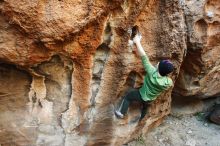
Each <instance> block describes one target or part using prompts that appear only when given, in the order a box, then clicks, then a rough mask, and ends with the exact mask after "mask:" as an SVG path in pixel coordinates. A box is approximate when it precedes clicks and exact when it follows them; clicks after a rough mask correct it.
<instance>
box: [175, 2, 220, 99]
mask: <svg viewBox="0 0 220 146" xmlns="http://www.w3.org/2000/svg"><path fill="white" fill-rule="evenodd" d="M219 7H220V1H219V0H208V1H205V0H202V1H196V0H190V1H186V3H185V4H184V8H185V9H184V10H185V15H186V24H187V28H188V33H187V55H186V57H185V59H184V62H183V64H182V67H181V70H180V75H179V78H178V81H177V82H176V88H175V89H174V91H175V92H176V93H178V94H180V95H182V96H195V97H198V98H208V97H210V96H219V94H220V90H219V89H220V84H219V79H218V78H219V76H220V74H219V67H220V66H219V65H220V41H219V37H220V9H219Z"/></svg>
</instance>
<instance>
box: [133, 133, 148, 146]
mask: <svg viewBox="0 0 220 146" xmlns="http://www.w3.org/2000/svg"><path fill="white" fill-rule="evenodd" d="M135 141H136V142H137V143H139V144H141V145H144V146H146V144H145V141H144V138H143V136H142V135H140V136H138V137H137V138H136V139H135Z"/></svg>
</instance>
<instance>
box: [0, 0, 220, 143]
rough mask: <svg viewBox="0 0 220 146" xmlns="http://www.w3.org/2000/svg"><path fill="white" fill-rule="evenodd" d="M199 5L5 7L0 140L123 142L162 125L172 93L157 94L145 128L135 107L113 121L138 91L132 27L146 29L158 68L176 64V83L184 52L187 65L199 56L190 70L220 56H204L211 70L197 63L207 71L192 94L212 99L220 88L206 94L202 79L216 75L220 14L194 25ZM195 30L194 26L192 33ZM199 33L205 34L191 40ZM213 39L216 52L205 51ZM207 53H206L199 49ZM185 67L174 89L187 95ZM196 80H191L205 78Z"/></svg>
mask: <svg viewBox="0 0 220 146" xmlns="http://www.w3.org/2000/svg"><path fill="white" fill-rule="evenodd" d="M215 2H216V4H213V3H215ZM193 3H196V1H195V2H194V1H187V2H186V3H185V2H184V1H177V0H165V1H164V0H160V1H156V0H143V1H139V0H124V1H121V0H112V1H109V0H104V1H101V0H96V1H89V0H86V1H79V0H78V1H71V0H65V1H64V0H59V1H57V0H48V1H44V0H32V1H30V0H20V1H18V2H15V1H13V0H3V1H0V10H1V14H0V32H1V35H0V60H1V66H0V69H1V72H0V82H1V84H0V101H1V105H0V117H1V120H0V144H2V145H66V146H69V145H99V146H100V145H122V144H123V143H126V142H128V141H130V140H132V139H133V138H135V137H137V136H138V135H139V134H141V133H146V132H147V131H148V129H149V128H152V127H154V126H156V125H158V124H159V123H161V121H162V119H163V118H164V117H165V116H166V115H167V114H169V112H170V106H171V97H170V94H171V90H170V91H168V92H166V93H163V94H162V95H161V96H160V97H158V99H157V100H156V101H155V102H154V103H153V104H152V105H151V106H150V108H149V114H148V116H146V117H145V119H144V120H143V121H142V122H139V123H138V122H134V120H135V119H136V117H137V116H138V115H139V112H140V111H139V107H138V106H139V105H132V108H130V110H129V113H128V116H127V117H126V118H125V119H123V120H118V119H117V118H116V117H115V116H114V109H115V108H116V107H117V106H118V105H117V104H118V102H119V101H120V100H121V98H120V96H121V95H123V94H124V93H125V92H126V91H128V90H129V89H130V88H133V87H138V86H140V85H141V83H142V79H143V75H144V70H143V68H142V65H141V62H140V59H139V57H138V56H137V54H136V52H135V51H134V52H131V51H130V49H129V47H128V46H127V43H128V39H129V34H128V30H129V29H130V28H131V27H132V26H133V25H135V24H137V25H139V26H141V27H140V31H141V33H142V35H143V40H142V43H143V47H144V48H145V51H146V52H147V53H148V55H149V57H150V60H151V61H152V63H153V64H155V65H156V63H157V62H158V61H159V60H160V59H162V58H169V59H170V60H172V61H173V62H174V65H175V68H176V70H175V72H174V73H173V74H172V78H173V80H174V81H175V80H176V79H177V77H178V74H179V68H180V66H181V64H182V62H183V58H184V54H186V52H187V56H186V58H185V60H186V61H184V63H185V62H187V61H190V59H188V58H190V54H193V51H198V52H199V53H198V54H197V53H196V56H195V57H194V58H193V59H195V61H194V60H192V61H190V62H192V63H194V62H195V63H194V64H196V63H197V59H200V58H201V57H204V56H208V55H211V54H215V55H216V57H212V58H208V57H207V58H208V59H209V61H208V62H211V67H212V68H210V66H205V64H203V63H201V65H202V67H203V66H205V67H206V68H205V69H207V68H208V69H209V70H206V72H205V74H204V73H203V74H202V75H203V76H202V80H201V81H199V82H203V83H204V86H199V89H200V90H197V89H196V91H194V90H193V91H192V92H193V93H195V94H193V95H198V93H204V94H205V95H206V97H209V96H210V95H214V94H213V93H212V92H211V91H216V93H217V92H218V91H217V88H216V90H214V89H213V90H211V91H209V89H208V88H207V86H206V84H205V82H207V81H210V82H208V84H211V85H212V84H213V83H212V82H214V80H210V79H213V78H212V77H216V78H217V77H218V76H217V75H218V74H217V69H216V68H218V66H217V65H216V64H215V63H217V64H218V55H217V54H216V52H214V51H213V50H212V48H215V50H217V45H218V40H217V39H215V38H218V33H216V34H215V33H214V34H213V31H214V32H215V31H216V30H217V29H216V28H218V27H217V24H218V17H217V14H218V13H217V12H218V10H217V8H216V11H215V17H214V18H212V19H213V20H209V21H208V20H207V21H208V22H206V19H208V18H204V20H200V21H198V22H197V21H196V19H194V17H193V16H195V17H198V16H197V15H196V14H194V13H193V12H191V11H189V10H186V6H188V7H189V6H191V7H192V8H193ZM217 4H218V1H217V0H216V1H214V0H213V1H210V2H207V3H205V2H204V3H201V4H200V5H199V6H200V7H199V8H196V9H198V10H199V11H198V13H199V12H200V11H202V10H203V9H209V7H208V6H211V5H214V6H216V5H217ZM196 6H197V5H196ZM196 6H195V7H196ZM188 7H187V8H188ZM183 8H185V13H186V14H184V11H183ZM188 9H190V7H189V8H188ZM210 9H211V8H210ZM190 10H191V9H190ZM195 11H196V10H195ZM187 12H189V14H188V13H187ZM190 14H191V15H192V17H191V16H190ZM185 15H186V17H185ZM185 18H186V19H185ZM188 19H190V20H188ZM186 22H187V23H186ZM195 23H196V24H195ZM209 23H210V26H209ZM215 23H217V24H216V25H214V24H215ZM194 24H195V27H192V28H195V30H190V29H189V28H191V25H194ZM186 26H187V27H186ZM186 28H188V31H186ZM212 28H213V29H214V30H212ZM206 29H208V30H209V31H206ZM194 31H195V32H196V33H198V34H199V35H200V38H198V37H196V36H195V37H194V36H192V35H191V33H192V34H194ZM186 32H188V34H186ZM206 33H207V34H208V35H206ZM207 36H208V37H207ZM186 37H187V38H188V43H187V42H186V41H185V40H187V38H186ZM207 38H209V43H208V44H209V46H210V47H208V46H206V45H205V42H204V41H205V40H207ZM187 45H188V48H189V49H188V50H187V48H186V46H187ZM147 46H150V47H149V48H148V47H147ZM189 46H192V47H189ZM204 46H206V47H204ZM203 48H206V49H205V50H206V51H207V50H209V53H207V54H206V53H203V54H202V53H200V52H201V50H203ZM186 50H187V51H186ZM203 51H204V50H203ZM204 52H205V51H204ZM210 53H211V54H210ZM218 53H219V52H218ZM199 63H200V62H199ZM11 64H13V65H11ZM185 64H187V63H185ZM209 64H210V63H209ZM14 65H15V66H14ZM200 67H201V66H200V64H199V67H198V68H199V69H200ZM196 69H197V68H196ZM213 69H215V70H213ZM182 70H184V72H183V71H181V74H180V75H181V76H182V78H181V77H179V79H178V82H180V83H179V84H180V85H179V86H176V89H175V91H176V92H177V93H181V94H184V95H185V94H187V95H189V92H191V90H190V91H188V90H187V91H186V90H184V89H183V86H184V87H185V86H191V84H190V83H189V82H187V81H189V80H187V81H186V80H184V79H185V78H187V77H188V76H189V75H188V74H187V73H185V70H186V69H185V68H184V65H182ZM212 70H213V71H212ZM186 71H188V70H186ZM192 71H194V70H192ZM189 73H191V72H190V71H189ZM200 73H201V72H200ZM191 74H193V76H192V75H191V76H190V77H191V78H193V79H194V78H197V77H200V76H199V75H198V74H194V72H193V73H191ZM194 76H195V77H194ZM206 78H208V79H209V80H208V79H207V80H205V79H206ZM193 79H191V80H190V81H193ZM181 81H183V83H182V82H181ZM214 83H216V84H217V83H218V82H217V81H215V82H214ZM200 84H201V83H200ZM187 89H188V88H187ZM205 89H206V90H205ZM182 90H183V91H184V92H182ZM199 91H203V92H199Z"/></svg>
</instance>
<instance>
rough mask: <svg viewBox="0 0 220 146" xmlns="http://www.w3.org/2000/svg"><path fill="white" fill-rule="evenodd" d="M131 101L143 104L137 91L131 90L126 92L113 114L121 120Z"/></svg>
mask: <svg viewBox="0 0 220 146" xmlns="http://www.w3.org/2000/svg"><path fill="white" fill-rule="evenodd" d="M133 101H139V102H143V100H142V98H141V95H140V93H139V89H133V90H132V91H130V92H128V94H127V95H126V96H125V97H124V98H123V100H122V103H121V105H120V107H119V109H118V110H116V111H115V114H116V115H117V116H118V117H120V118H123V117H124V115H125V114H126V113H127V111H128V107H129V105H130V104H131V103H132V102H133Z"/></svg>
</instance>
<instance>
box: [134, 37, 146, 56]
mask: <svg viewBox="0 0 220 146" xmlns="http://www.w3.org/2000/svg"><path fill="white" fill-rule="evenodd" d="M141 38H142V36H141V35H140V34H137V35H136V36H135V37H134V40H133V41H134V43H135V44H136V46H137V50H138V54H139V55H140V56H141V57H142V56H145V55H146V53H145V51H144V48H143V47H142V45H141Z"/></svg>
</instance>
